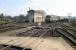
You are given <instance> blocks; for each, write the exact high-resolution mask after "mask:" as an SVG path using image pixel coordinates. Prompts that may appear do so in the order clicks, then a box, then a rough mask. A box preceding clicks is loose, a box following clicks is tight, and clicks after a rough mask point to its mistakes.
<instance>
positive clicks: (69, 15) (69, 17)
mask: <svg viewBox="0 0 76 50" xmlns="http://www.w3.org/2000/svg"><path fill="white" fill-rule="evenodd" d="M70 19H71V13H68V22H69V23H70V22H71V21H70Z"/></svg>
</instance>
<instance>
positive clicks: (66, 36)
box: [0, 23, 76, 50]
mask: <svg viewBox="0 0 76 50" xmlns="http://www.w3.org/2000/svg"><path fill="white" fill-rule="evenodd" d="M75 48H76V28H75V27H74V26H71V25H69V24H67V23H51V24H47V25H44V26H43V25H42V26H29V27H26V28H21V29H17V30H13V31H7V32H6V33H5V32H3V33H1V34H0V50H76V49H75Z"/></svg>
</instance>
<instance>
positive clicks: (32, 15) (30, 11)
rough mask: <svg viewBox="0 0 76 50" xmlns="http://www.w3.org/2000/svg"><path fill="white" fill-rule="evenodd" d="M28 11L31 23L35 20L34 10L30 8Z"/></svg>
mask: <svg viewBox="0 0 76 50" xmlns="http://www.w3.org/2000/svg"><path fill="white" fill-rule="evenodd" d="M27 12H28V20H29V22H30V23H32V22H34V10H29V11H27Z"/></svg>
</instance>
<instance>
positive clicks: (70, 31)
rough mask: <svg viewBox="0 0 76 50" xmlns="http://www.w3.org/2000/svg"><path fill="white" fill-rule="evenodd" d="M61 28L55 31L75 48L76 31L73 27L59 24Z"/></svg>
mask: <svg viewBox="0 0 76 50" xmlns="http://www.w3.org/2000/svg"><path fill="white" fill-rule="evenodd" d="M60 25H61V28H57V29H56V31H57V32H58V33H60V34H61V35H63V36H64V37H66V38H67V39H69V40H70V41H71V42H72V43H73V44H74V45H75V46H76V30H75V28H73V27H70V26H67V25H65V24H60Z"/></svg>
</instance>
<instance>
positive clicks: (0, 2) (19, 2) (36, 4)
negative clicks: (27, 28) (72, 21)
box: [0, 0, 76, 16]
mask: <svg viewBox="0 0 76 50" xmlns="http://www.w3.org/2000/svg"><path fill="white" fill-rule="evenodd" d="M29 7H30V9H34V10H44V11H45V12H46V13H47V14H54V15H60V16H67V15H68V13H71V14H72V16H76V0H0V13H4V14H5V15H11V16H15V15H19V14H27V11H28V10H29V9H28V8H29Z"/></svg>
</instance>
